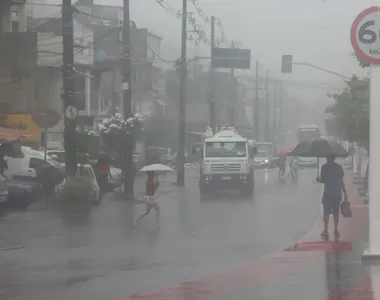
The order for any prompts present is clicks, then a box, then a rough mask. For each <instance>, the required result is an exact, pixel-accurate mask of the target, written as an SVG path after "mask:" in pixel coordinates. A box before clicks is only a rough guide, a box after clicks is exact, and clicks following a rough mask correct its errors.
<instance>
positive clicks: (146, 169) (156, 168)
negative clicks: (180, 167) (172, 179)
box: [140, 164, 174, 173]
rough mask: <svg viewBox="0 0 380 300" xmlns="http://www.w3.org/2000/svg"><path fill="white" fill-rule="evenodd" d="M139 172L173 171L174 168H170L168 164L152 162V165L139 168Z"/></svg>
mask: <svg viewBox="0 0 380 300" xmlns="http://www.w3.org/2000/svg"><path fill="white" fill-rule="evenodd" d="M140 172H162V173H164V172H174V170H173V169H172V168H170V167H169V166H165V165H162V164H153V165H149V166H145V167H143V168H141V170H140Z"/></svg>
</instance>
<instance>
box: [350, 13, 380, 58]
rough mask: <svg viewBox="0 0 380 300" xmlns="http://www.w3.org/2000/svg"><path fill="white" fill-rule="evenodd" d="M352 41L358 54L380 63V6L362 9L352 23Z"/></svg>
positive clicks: (360, 56)
mask: <svg viewBox="0 0 380 300" xmlns="http://www.w3.org/2000/svg"><path fill="white" fill-rule="evenodd" d="M351 43H352V47H353V48H354V50H355V53H356V55H357V56H358V57H359V58H360V59H361V60H363V61H365V62H368V63H371V64H380V8H379V7H378V6H372V7H370V8H367V9H366V10H364V11H362V12H361V13H360V14H359V15H358V16H357V17H356V19H355V21H354V22H353V23H352V26H351Z"/></svg>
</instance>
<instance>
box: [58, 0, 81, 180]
mask: <svg viewBox="0 0 380 300" xmlns="http://www.w3.org/2000/svg"><path fill="white" fill-rule="evenodd" d="M73 13H74V10H73V7H72V4H71V0H62V43H63V68H62V73H63V74H62V77H63V95H62V96H63V107H64V112H65V121H64V122H65V129H64V147H65V153H66V155H65V166H66V167H65V173H66V175H69V176H74V175H75V174H76V172H77V150H76V148H77V147H76V127H77V121H76V112H77V111H78V109H77V103H76V101H75V94H74V87H75V86H74V84H75V79H74V28H73Z"/></svg>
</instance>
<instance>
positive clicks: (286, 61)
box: [281, 55, 293, 73]
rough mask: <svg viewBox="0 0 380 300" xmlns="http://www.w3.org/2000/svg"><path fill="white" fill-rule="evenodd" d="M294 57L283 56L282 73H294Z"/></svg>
mask: <svg viewBox="0 0 380 300" xmlns="http://www.w3.org/2000/svg"><path fill="white" fill-rule="evenodd" d="M292 69H293V55H283V56H282V60H281V73H292Z"/></svg>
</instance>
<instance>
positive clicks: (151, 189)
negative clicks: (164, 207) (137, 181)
mask: <svg viewBox="0 0 380 300" xmlns="http://www.w3.org/2000/svg"><path fill="white" fill-rule="evenodd" d="M147 174H148V178H147V180H146V183H145V197H144V202H145V206H146V209H145V212H144V213H143V214H142V215H140V216H138V217H137V218H136V219H134V220H133V221H132V227H133V228H135V227H136V223H137V221H138V220H140V219H141V218H143V217H145V216H147V215H148V214H149V213H150V211H151V210H152V208H153V209H154V210H155V211H156V225H157V227H158V226H160V223H159V222H160V207H159V206H158V204H157V202H156V190H157V188H158V186H159V183H158V181H157V179H156V181H155V180H154V178H155V173H154V172H153V171H149V172H147Z"/></svg>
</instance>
